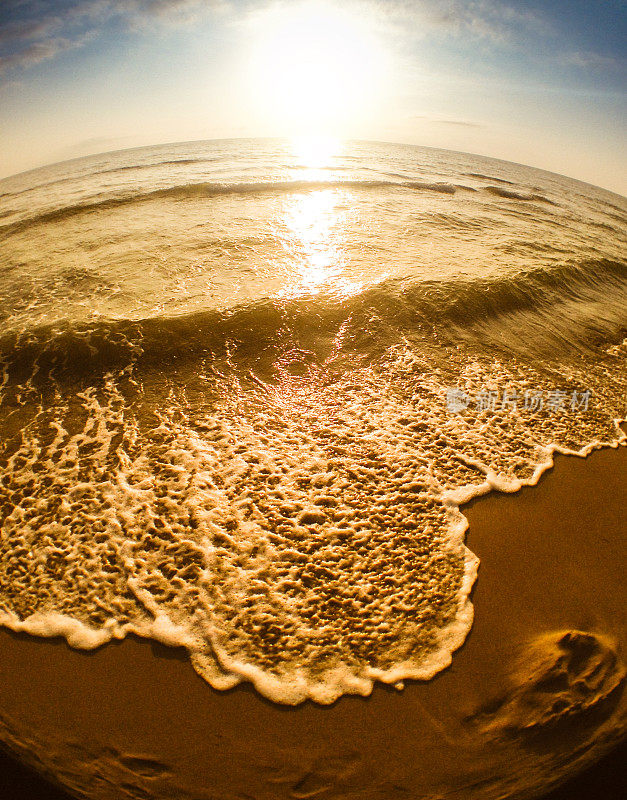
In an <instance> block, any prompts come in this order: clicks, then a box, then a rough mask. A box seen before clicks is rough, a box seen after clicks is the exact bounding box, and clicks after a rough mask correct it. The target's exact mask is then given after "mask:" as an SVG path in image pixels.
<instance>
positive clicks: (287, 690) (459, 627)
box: [0, 418, 627, 705]
mask: <svg viewBox="0 0 627 800" xmlns="http://www.w3.org/2000/svg"><path fill="white" fill-rule="evenodd" d="M626 421H627V419H623V418H619V419H615V420H614V423H615V425H616V429H617V431H618V433H619V436H618V438H617V440H616V441H614V442H604V441H600V440H594V441H593V442H590V443H589V444H587V445H585V446H584V447H582V448H581V449H580V450H571V449H569V448H566V447H563V446H561V445H559V444H556V443H551V444H549V445H547V446H546V447H544V448H542V449H541V451H540V453H541V455H543V456H544V460H543V461H541V462H540V464H539V465H538V466H537V467H536V469H535V470H534V473H533V475H532V476H531V477H530V478H528V479H511V478H504V477H503V476H501V475H499V474H497V473H495V472H494V471H493V470H490V469H486V468H485V467H483V465H481V464H480V463H479V462H476V464H475V466H476V467H477V469H479V470H481V471H482V472H484V474H485V477H486V480H485V481H484V482H483V483H480V484H475V485H472V484H471V485H467V486H464V487H461V488H460V489H455V490H450V491H448V492H444V493H443V495H442V502H443V504H444V506H445V507H446V509H447V512H448V514H449V519H450V521H451V533H452V534H453V536H452V538H451V540H450V547H451V549H453V548H454V547H461V548H463V552H464V578H463V580H462V586H461V589H460V594H459V600H458V607H457V614H456V616H455V619H454V620H453V622H452V623H451V624H450V625H448V626H447V627H446V628H444V629H443V630H442V631H441V632H440V637H439V638H440V645H441V647H440V648H438V650H436V651H435V652H433V653H432V654H431V655H430V657H429V658H428V659H427V660H426V661H425V662H423V663H422V664H421V665H420V666H419V667H417V666H416V665H415V664H412V663H411V662H403V663H400V664H397V665H396V666H395V667H393V668H392V669H389V670H380V669H376V668H373V667H368V668H367V669H366V670H364V675H363V676H360V675H355V674H354V673H353V672H351V671H350V670H349V669H348V668H347V667H341V666H340V667H337V668H335V669H333V670H328V671H326V672H324V673H323V674H324V678H325V680H324V681H323V682H318V683H311V681H310V680H308V679H307V678H306V677H305V672H304V671H302V670H299V671H297V672H296V673H295V674H294V675H292V676H291V677H290V680H289V681H286V680H285V678H284V677H278V676H274V675H270V674H268V673H266V672H264V671H263V670H262V669H261V668H260V667H257V666H255V665H253V664H247V663H244V662H242V661H239V660H237V659H234V658H233V657H231V656H229V655H228V654H227V653H225V652H224V651H223V650H222V648H220V646H219V644H218V643H217V642H216V641H212V649H213V653H214V656H215V661H216V669H215V670H211V669H208V668H207V667H208V662H207V659H206V657H203V656H202V655H201V654H200V653H199V652H198V641H197V639H195V637H194V636H192V635H191V634H190V633H189V631H188V630H187V629H186V628H184V627H183V626H180V625H177V624H175V623H174V622H172V620H171V619H170V618H169V616H168V615H167V614H165V613H164V612H163V611H161V610H160V609H159V608H158V606H157V604H156V602H155V601H154V598H152V596H151V595H150V593H149V592H147V591H145V590H143V589H141V588H140V587H139V586H137V585H136V584H135V582H134V581H133V579H129V586H130V588H131V589H132V591H133V592H134V594H135V595H136V596H137V598H138V600H140V602H141V603H142V605H144V606H145V607H146V608H147V610H148V611H150V613H151V614H152V615H153V619H152V621H150V622H145V623H143V624H141V625H140V624H137V623H124V624H120V623H119V622H118V621H117V620H116V619H109V620H107V621H106V622H105V623H104V625H103V626H102V627H101V628H92V627H90V626H89V625H86V624H85V623H83V622H81V621H80V620H77V619H75V618H74V617H70V616H68V615H66V614H59V613H56V612H36V613H35V614H32V615H30V616H29V617H26V618H25V619H20V618H19V617H18V616H17V615H16V614H13V613H11V612H7V611H2V612H0V626H3V627H6V628H9V629H10V630H12V631H14V632H16V633H28V634H30V635H32V636H40V637H46V638H52V637H63V638H64V639H65V640H66V641H67V643H68V645H69V646H70V647H72V648H74V649H77V650H95V649H96V648H98V647H101V646H102V645H104V644H106V643H107V642H110V641H111V640H112V639H124V638H125V637H126V635H127V634H129V633H133V634H135V635H137V636H140V637H142V638H147V639H153V640H155V641H158V642H160V643H162V644H164V645H166V646H168V647H185V648H186V649H187V650H188V651H189V653H190V656H191V660H192V664H194V662H195V661H196V665H195V669H196V670H197V671H198V672H199V673H200V674H201V675H203V676H204V677H205V679H206V680H207V682H208V683H209V684H210V685H211V686H213V687H214V688H216V689H228V688H231V687H232V686H235V685H236V684H237V683H239V682H240V681H242V680H247V681H250V682H251V683H252V684H253V685H254V686H255V688H256V689H257V690H258V691H259V692H260V693H261V694H262V695H264V696H265V697H267V698H269V699H270V700H273V701H275V702H278V703H282V704H286V705H298V704H300V703H302V702H304V701H305V700H307V699H311V700H313V701H314V702H316V703H319V704H321V705H329V704H331V703H333V702H335V700H337V699H338V698H339V697H340V696H341V695H343V694H359V695H363V696H367V695H369V694H370V693H371V692H372V689H373V686H374V682H375V681H377V680H378V681H381V682H383V683H390V684H393V683H398V682H399V681H402V680H406V679H413V680H429V679H430V678H432V677H434V675H436V674H437V673H438V672H441V671H442V670H443V669H445V668H446V667H448V666H449V665H450V663H451V661H452V655H453V653H454V652H455V650H457V649H458V648H459V647H461V645H462V644H463V642H464V641H465V639H466V636H467V635H468V632H469V631H470V628H471V626H472V621H473V615H474V609H473V606H472V603H471V602H470V593H471V591H472V587H473V585H474V582H475V580H476V577H477V573H478V567H479V559H478V558H477V556H475V554H474V553H472V552H471V551H470V550H469V549H468V547H466V545H465V543H464V539H465V533H466V530H467V528H468V525H469V523H468V519H467V518H466V517H465V516H464V515H463V514H462V512H461V511H460V506H462V505H464V504H465V503H468V502H469V501H470V500H472V499H473V498H475V497H479V496H481V495H484V494H487V493H489V492H491V491H493V490H494V489H496V490H498V491H501V492H507V493H513V492H517V491H519V490H520V489H521V488H522V487H523V486H535V485H536V484H537V483H538V481H539V480H540V478H541V476H542V475H543V474H544V473H545V472H546V471H547V470H549V469H552V467H553V466H554V455H555V453H559V454H561V455H569V456H577V457H580V458H586V457H587V456H588V455H590V453H591V452H593V451H594V450H598V449H601V448H608V447H611V448H613V449H616V448H618V447H619V446H625V445H626V444H627V434H626V433H625V432H624V431H623V430H622V429H621V427H620V425H621V424H623V423H625V422H626ZM134 584H135V585H134ZM211 638H212V639H213V637H211Z"/></svg>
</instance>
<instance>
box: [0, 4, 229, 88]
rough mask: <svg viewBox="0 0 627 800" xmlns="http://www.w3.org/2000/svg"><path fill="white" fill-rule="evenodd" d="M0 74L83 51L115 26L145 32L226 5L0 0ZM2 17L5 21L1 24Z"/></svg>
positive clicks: (199, 15) (184, 20)
mask: <svg viewBox="0 0 627 800" xmlns="http://www.w3.org/2000/svg"><path fill="white" fill-rule="evenodd" d="M0 2H2V3H3V8H2V16H1V17H0V73H7V72H9V71H11V70H21V69H27V68H29V67H32V66H35V65H37V64H41V63H43V62H44V61H49V60H51V59H53V58H55V57H56V56H58V55H60V54H61V53H64V52H66V51H68V50H71V49H74V48H78V47H82V46H83V45H84V44H85V43H86V42H88V41H90V40H92V39H94V38H95V37H97V36H98V34H99V33H100V32H101V30H102V28H103V26H105V25H107V24H109V23H115V22H117V23H118V24H119V26H120V28H121V29H123V30H131V31H146V30H149V29H151V28H154V27H156V26H159V25H166V26H167V25H184V24H190V23H193V22H195V21H197V20H199V19H200V18H201V17H203V16H207V15H208V14H211V13H215V11H216V10H218V9H221V8H223V7H224V5H225V4H224V2H223V0H209V2H208V1H207V0H51V2H45V3H43V2H41V0H0ZM2 18H4V19H5V21H4V22H3V21H2Z"/></svg>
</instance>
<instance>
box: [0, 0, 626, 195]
mask: <svg viewBox="0 0 627 800" xmlns="http://www.w3.org/2000/svg"><path fill="white" fill-rule="evenodd" d="M626 28H627V6H626V4H625V3H624V2H619V0H604V2H594V1H593V0H588V2H583V0H545V1H544V2H538V0H516V2H514V0H511V1H510V2H507V1H506V0H467V1H466V2H464V1H463V0H413V1H412V2H410V1H409V0H389V1H388V0H344V2H342V3H339V2H334V1H333V0H304V2H299V0H291V2H283V3H282V2H275V1H274V0H271V1H270V2H259V1H258V0H240V2H235V0H209V2H207V0H202V1H201V0H1V2H0V174H1V175H8V174H11V173H14V172H17V171H20V170H23V169H28V168H30V167H32V166H36V165H39V164H43V163H47V162H50V161H56V160H61V159H63V158H70V157H74V156H77V155H82V154H86V153H88V152H98V151H103V150H110V149H116V148H120V147H126V146H135V145H138V144H151V143H159V142H162V141H177V140H188V139H203V138H215V137H219V138H222V137H228V136H257V135H259V136H266V135H269V136H274V135H279V136H280V135H291V134H293V133H300V132H306V130H300V129H301V128H302V129H310V128H312V127H314V128H318V127H320V132H322V133H332V134H334V135H343V136H351V137H355V138H366V139H380V140H390V141H405V142H411V143H416V144H425V145H428V146H436V147H445V148H451V149H457V150H464V151H470V152H478V153H483V154H486V155H492V156H495V157H498V158H505V159H508V160H512V161H518V162H521V163H528V164H532V165H535V166H539V167H542V168H545V169H552V170H553V171H556V172H561V173H564V174H568V175H572V176H573V177H578V178H581V179H582V180H586V181H589V182H591V183H595V184H598V185H602V186H606V187H608V188H610V189H613V190H615V191H619V192H621V193H625V192H626V191H627V185H626V184H625V178H624V177H623V176H625V175H627V169H626V164H625V160H624V159H625V155H624V153H625V93H626V88H627V86H626V84H627V78H626V75H627V72H626V63H627V53H626V47H627V45H626V42H627V30H626ZM299 87H300V88H299ZM307 104H309V106H310V108H309V111H308V110H307V108H306V107H305V106H306V105H307Z"/></svg>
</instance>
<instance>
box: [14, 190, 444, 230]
mask: <svg viewBox="0 0 627 800" xmlns="http://www.w3.org/2000/svg"><path fill="white" fill-rule="evenodd" d="M312 189H358V190H365V191H367V190H373V189H375V190H376V189H413V190H416V191H420V190H422V191H431V192H440V193H443V194H454V193H455V191H456V187H455V186H453V185H451V184H449V183H425V182H422V181H383V180H372V181H362V180H343V181H342V180H340V181H337V180H335V181H264V182H257V183H187V184H184V185H181V186H170V187H167V188H165V189H155V190H153V191H150V192H143V193H142V192H136V193H133V194H129V195H124V196H121V197H111V198H107V199H106V200H98V201H95V202H91V203H77V204H76V205H71V206H64V207H63V208H57V209H54V210H52V211H45V212H43V213H41V214H37V215H36V216H32V217H28V218H26V219H23V220H19V221H18V222H13V223H10V224H8V225H4V226H0V234H3V235H4V236H9V235H11V234H14V233H19V232H21V231H23V230H26V229H28V228H30V227H32V226H34V225H42V224H46V223H49V222H62V221H63V220H66V219H70V218H72V217H75V216H77V215H80V214H88V213H90V212H97V211H107V210H110V209H113V208H118V207H121V206H128V205H132V204H134V203H141V202H146V201H150V200H157V199H171V200H186V199H190V198H202V197H216V196H221V195H250V194H260V195H261V194H265V195H267V194H290V193H293V192H308V191H311V190H312Z"/></svg>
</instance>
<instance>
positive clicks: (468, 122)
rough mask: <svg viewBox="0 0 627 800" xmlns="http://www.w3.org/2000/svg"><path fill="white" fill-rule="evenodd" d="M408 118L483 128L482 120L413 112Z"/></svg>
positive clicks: (438, 123)
mask: <svg viewBox="0 0 627 800" xmlns="http://www.w3.org/2000/svg"><path fill="white" fill-rule="evenodd" d="M410 119H412V120H422V121H423V122H428V123H429V124H431V125H457V126H459V127H463V128H485V124H484V123H483V122H473V121H472V120H467V119H443V118H442V117H431V116H429V115H427V114H414V115H413V116H412V117H410Z"/></svg>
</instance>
